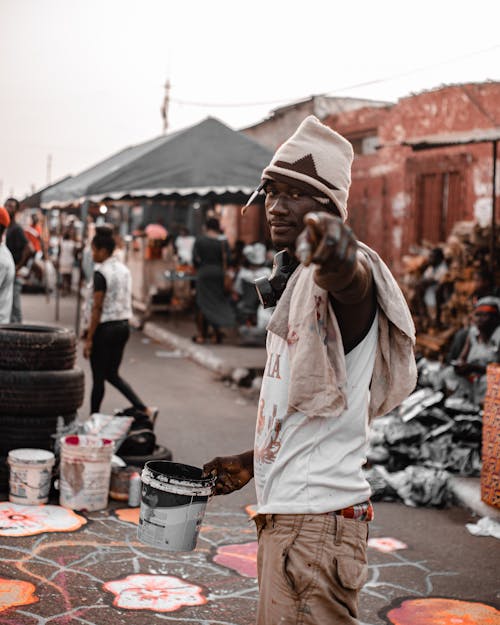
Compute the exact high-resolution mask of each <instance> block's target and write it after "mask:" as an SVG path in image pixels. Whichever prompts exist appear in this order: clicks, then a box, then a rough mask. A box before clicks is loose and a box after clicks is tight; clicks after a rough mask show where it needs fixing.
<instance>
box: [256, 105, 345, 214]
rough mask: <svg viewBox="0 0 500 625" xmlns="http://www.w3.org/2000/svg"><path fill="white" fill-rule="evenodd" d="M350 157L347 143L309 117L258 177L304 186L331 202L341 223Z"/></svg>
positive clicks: (316, 119)
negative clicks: (338, 214)
mask: <svg viewBox="0 0 500 625" xmlns="http://www.w3.org/2000/svg"><path fill="white" fill-rule="evenodd" d="M353 158H354V152H353V149H352V145H351V144H350V143H349V141H347V139H345V138H344V137H342V136H341V135H339V134H338V132H335V131H334V130H332V129H331V128H329V127H328V126H325V125H324V124H322V123H321V122H320V121H319V119H318V118H317V117H314V115H310V116H309V117H306V119H304V121H303V122H302V123H301V124H300V126H299V127H298V128H297V130H296V131H295V132H294V134H293V135H292V136H291V137H290V138H289V139H288V140H287V141H285V142H284V143H283V144H282V145H281V146H280V147H279V148H278V149H277V150H276V153H275V154H274V156H273V158H272V160H271V162H270V164H269V165H268V166H267V167H266V168H265V169H264V171H263V172H262V178H263V180H265V179H269V178H272V177H273V174H279V175H281V176H286V177H287V178H291V179H293V180H297V181H300V182H304V183H306V184H308V185H309V186H311V187H313V188H314V189H317V190H318V191H319V193H318V195H319V196H325V197H326V198H328V199H329V200H331V201H332V202H333V203H334V204H335V206H336V207H337V209H338V210H339V212H340V215H341V217H342V219H343V220H344V221H345V220H346V219H347V198H348V195H349V187H350V185H351V165H352V161H353Z"/></svg>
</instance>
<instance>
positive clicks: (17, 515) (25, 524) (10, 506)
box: [0, 502, 87, 536]
mask: <svg viewBox="0 0 500 625" xmlns="http://www.w3.org/2000/svg"><path fill="white" fill-rule="evenodd" d="M86 522H87V520H86V519H85V518H84V517H82V516H80V515H79V514H76V513H75V512H73V511H72V510H67V509H66V508H62V507H61V506H43V505H42V506H22V505H19V504H14V503H10V502H2V503H0V536H33V535H34V534H42V533H44V532H74V531H75V530H77V529H80V527H82V525H84V524H85V523H86Z"/></svg>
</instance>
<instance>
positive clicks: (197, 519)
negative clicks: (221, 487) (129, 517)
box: [137, 461, 215, 551]
mask: <svg viewBox="0 0 500 625" xmlns="http://www.w3.org/2000/svg"><path fill="white" fill-rule="evenodd" d="M141 480H142V493H141V508H140V514H139V528H138V532H137V535H138V538H139V540H140V541H141V542H143V543H145V544H147V545H151V546H152V547H158V548H160V549H166V550H167V551H192V550H193V549H194V548H195V547H196V541H197V539H198V533H199V531H200V526H201V523H202V521H203V515H204V514H205V508H206V505H207V501H208V498H209V497H210V495H212V494H213V490H214V484H215V478H214V477H213V476H208V477H204V476H203V471H202V470H201V469H200V468H198V467H193V466H190V465H188V464H180V463H178V462H167V461H151V462H147V463H146V465H145V467H144V469H143V471H142V475H141Z"/></svg>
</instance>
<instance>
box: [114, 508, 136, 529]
mask: <svg viewBox="0 0 500 625" xmlns="http://www.w3.org/2000/svg"><path fill="white" fill-rule="evenodd" d="M139 512H140V508H118V509H117V510H115V514H116V516H117V517H118V518H119V519H120V521H125V522H126V523H134V524H135V525H139Z"/></svg>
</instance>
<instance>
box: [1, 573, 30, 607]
mask: <svg viewBox="0 0 500 625" xmlns="http://www.w3.org/2000/svg"><path fill="white" fill-rule="evenodd" d="M35 590H36V588H35V587H34V586H33V584H30V582H22V581H20V580H17V579H4V578H3V577H0V612H4V611H5V610H8V609H9V608H15V607H18V606H20V605H29V604H30V603H36V602H37V601H38V597H37V596H36V595H35V594H34V592H35Z"/></svg>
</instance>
